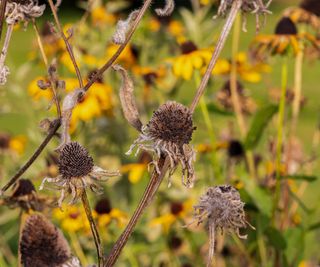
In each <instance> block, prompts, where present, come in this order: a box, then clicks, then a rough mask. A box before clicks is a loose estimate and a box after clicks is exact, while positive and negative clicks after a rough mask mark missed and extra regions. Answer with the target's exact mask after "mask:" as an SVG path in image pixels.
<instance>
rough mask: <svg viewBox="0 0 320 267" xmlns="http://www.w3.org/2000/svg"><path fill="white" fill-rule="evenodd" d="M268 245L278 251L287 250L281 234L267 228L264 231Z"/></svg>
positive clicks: (274, 229) (271, 228)
mask: <svg viewBox="0 0 320 267" xmlns="http://www.w3.org/2000/svg"><path fill="white" fill-rule="evenodd" d="M265 234H266V236H267V238H268V241H269V244H270V245H271V246H273V247H274V248H275V249H278V250H285V249H286V248H287V242H286V239H285V238H284V236H283V235H282V233H281V232H280V231H279V230H277V229H276V228H273V227H269V228H267V230H266V231H265Z"/></svg>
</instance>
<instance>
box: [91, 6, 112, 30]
mask: <svg viewBox="0 0 320 267" xmlns="http://www.w3.org/2000/svg"><path fill="white" fill-rule="evenodd" d="M91 21H92V24H93V25H95V26H106V25H113V24H115V23H116V21H117V18H116V16H115V15H113V14H111V13H109V12H108V11H107V9H106V8H105V7H103V6H100V7H96V8H94V9H93V10H92V11H91Z"/></svg>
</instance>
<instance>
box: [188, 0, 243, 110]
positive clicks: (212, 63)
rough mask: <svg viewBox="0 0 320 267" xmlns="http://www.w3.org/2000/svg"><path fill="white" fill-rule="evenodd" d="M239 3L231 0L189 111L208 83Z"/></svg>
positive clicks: (194, 105)
mask: <svg viewBox="0 0 320 267" xmlns="http://www.w3.org/2000/svg"><path fill="white" fill-rule="evenodd" d="M241 4H242V1H241V0H235V1H233V4H232V7H231V10H230V13H229V16H228V18H227V20H226V22H225V24H224V27H223V29H222V32H221V35H220V37H219V40H218V43H217V45H216V47H215V49H214V52H213V55H212V58H211V60H210V62H209V65H208V68H207V70H206V72H205V74H204V76H203V78H202V81H201V83H200V85H199V87H198V89H197V92H196V95H195V97H194V99H193V101H192V104H191V106H190V110H191V112H192V113H193V112H194V110H195V108H196V106H197V105H198V103H199V101H200V98H201V96H202V95H203V93H204V91H205V89H206V86H207V84H208V81H209V79H210V77H211V73H212V70H213V68H214V67H215V65H216V63H217V60H218V58H219V56H220V53H221V51H222V49H223V47H224V44H225V42H226V40H227V37H228V35H229V33H230V30H231V28H232V25H233V22H234V20H235V18H236V17H237V14H238V11H239V10H240V7H241Z"/></svg>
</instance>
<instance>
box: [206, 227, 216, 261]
mask: <svg viewBox="0 0 320 267" xmlns="http://www.w3.org/2000/svg"><path fill="white" fill-rule="evenodd" d="M214 251H215V225H214V224H213V223H209V256H208V262H207V267H212V266H214Z"/></svg>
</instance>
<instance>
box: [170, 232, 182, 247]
mask: <svg viewBox="0 0 320 267" xmlns="http://www.w3.org/2000/svg"><path fill="white" fill-rule="evenodd" d="M168 245H169V247H170V248H171V249H174V250H175V249H179V248H180V247H181V245H182V239H181V238H180V237H178V236H175V235H174V236H172V237H171V238H170V239H169V243H168Z"/></svg>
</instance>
